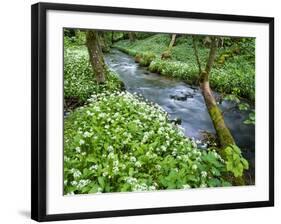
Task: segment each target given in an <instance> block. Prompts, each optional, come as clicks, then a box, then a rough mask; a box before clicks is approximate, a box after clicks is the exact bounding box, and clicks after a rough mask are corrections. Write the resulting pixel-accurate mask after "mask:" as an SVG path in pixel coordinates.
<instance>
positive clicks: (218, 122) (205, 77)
mask: <svg viewBox="0 0 281 224" xmlns="http://www.w3.org/2000/svg"><path fill="white" fill-rule="evenodd" d="M193 46H194V52H195V57H196V60H197V63H198V67H199V71H201V73H200V76H199V83H200V88H201V90H202V94H203V97H204V100H205V104H206V106H207V109H208V112H209V115H210V117H211V120H212V122H213V125H214V128H215V130H216V134H217V138H218V141H219V144H220V151H219V154H220V155H221V156H222V157H223V158H224V157H225V154H224V149H225V148H226V147H227V146H229V145H236V143H235V141H234V138H233V136H232V135H231V133H230V131H229V129H228V127H227V126H226V124H225V122H224V118H223V114H222V112H221V110H220V108H219V107H218V105H217V103H216V100H215V97H214V96H213V94H212V90H211V87H210V83H209V74H210V72H211V69H212V66H213V64H214V61H215V57H216V51H217V48H218V38H217V37H211V43H210V53H209V58H208V62H207V64H206V68H205V70H202V69H201V64H200V60H199V56H198V51H197V47H196V44H195V37H193ZM226 178H227V179H228V180H230V181H231V182H232V183H233V184H234V185H244V184H245V180H244V177H243V176H238V177H234V176H233V175H229V176H227V177H226Z"/></svg>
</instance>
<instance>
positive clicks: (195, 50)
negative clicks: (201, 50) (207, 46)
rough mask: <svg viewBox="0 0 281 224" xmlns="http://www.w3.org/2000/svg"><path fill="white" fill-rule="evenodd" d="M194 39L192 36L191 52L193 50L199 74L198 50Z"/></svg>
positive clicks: (200, 71)
mask: <svg viewBox="0 0 281 224" xmlns="http://www.w3.org/2000/svg"><path fill="white" fill-rule="evenodd" d="M195 38H196V37H195V36H192V44H193V50H194V54H195V58H196V62H197V65H198V71H199V74H201V73H202V69H201V63H200V59H199V56H198V49H197V44H196V39H195Z"/></svg>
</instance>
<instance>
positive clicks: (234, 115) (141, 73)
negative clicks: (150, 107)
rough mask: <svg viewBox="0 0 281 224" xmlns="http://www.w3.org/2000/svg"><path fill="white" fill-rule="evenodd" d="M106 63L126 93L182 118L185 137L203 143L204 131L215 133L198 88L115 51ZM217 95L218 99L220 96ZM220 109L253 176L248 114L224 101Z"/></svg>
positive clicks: (252, 137) (252, 131)
mask: <svg viewBox="0 0 281 224" xmlns="http://www.w3.org/2000/svg"><path fill="white" fill-rule="evenodd" d="M106 62H107V64H108V66H109V67H110V68H111V69H112V70H114V71H115V72H116V73H117V74H118V75H119V78H120V79H121V80H122V81H123V82H124V84H125V87H126V90H127V91H129V92H137V93H139V94H141V95H142V96H143V97H144V98H146V99H148V100H149V101H152V102H154V103H157V104H159V105H160V106H161V107H162V108H164V109H165V110H166V111H167V112H168V114H169V116H170V117H171V118H179V119H180V120H181V126H182V127H183V128H184V132H185V135H186V136H188V137H194V138H196V139H202V131H207V132H210V133H215V130H214V128H213V124H212V121H211V119H210V116H209V114H208V111H207V108H206V105H205V102H204V98H203V96H202V94H201V91H200V89H199V88H198V87H195V86H190V85H188V84H186V83H184V82H182V81H179V80H176V79H171V78H167V77H164V76H161V75H158V74H155V73H151V72H149V71H147V69H146V68H144V67H141V66H140V65H139V64H137V63H135V61H134V58H132V57H131V56H128V55H126V54H124V53H122V52H120V51H118V50H116V49H113V50H112V51H111V53H109V54H107V55H106ZM214 95H215V96H216V97H219V94H218V93H215V92H214ZM219 106H220V108H221V110H222V111H223V112H224V118H225V122H226V124H227V126H228V127H229V129H230V131H231V133H232V135H233V137H234V138H235V141H236V143H237V145H238V146H239V147H240V148H241V149H242V152H243V154H244V156H245V157H246V158H247V159H248V161H249V162H250V164H251V165H250V166H251V168H252V169H251V170H252V171H251V173H252V172H254V162H255V159H254V158H255V154H254V149H255V128H254V126H253V125H245V124H243V121H244V120H246V119H247V116H248V112H245V111H239V110H238V109H236V108H233V107H234V104H233V103H232V102H229V101H222V102H221V104H219ZM251 176H253V175H251Z"/></svg>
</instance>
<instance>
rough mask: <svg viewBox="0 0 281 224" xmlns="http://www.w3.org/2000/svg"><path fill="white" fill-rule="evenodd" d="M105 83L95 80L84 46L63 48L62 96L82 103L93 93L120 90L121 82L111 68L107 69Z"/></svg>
mask: <svg viewBox="0 0 281 224" xmlns="http://www.w3.org/2000/svg"><path fill="white" fill-rule="evenodd" d="M106 77H107V78H106V83H105V84H103V85H98V84H97V83H96V80H95V75H94V74H93V71H92V68H91V65H90V63H89V56H88V52H87V49H86V47H84V46H79V47H67V48H66V49H65V50H64V97H65V99H66V100H75V101H77V103H78V104H80V105H81V104H83V103H85V102H86V100H87V99H88V98H89V97H90V96H91V95H92V94H94V93H101V92H103V91H105V90H107V91H115V90H120V88H121V82H120V80H119V79H118V76H117V75H116V74H115V73H114V72H113V71H111V70H109V69H108V70H107V74H106Z"/></svg>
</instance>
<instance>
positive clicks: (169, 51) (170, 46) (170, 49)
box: [161, 34, 177, 59]
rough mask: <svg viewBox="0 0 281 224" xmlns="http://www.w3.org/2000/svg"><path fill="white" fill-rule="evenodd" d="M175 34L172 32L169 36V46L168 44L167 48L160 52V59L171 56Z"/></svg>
mask: <svg viewBox="0 0 281 224" xmlns="http://www.w3.org/2000/svg"><path fill="white" fill-rule="evenodd" d="M176 36H177V35H176V34H172V38H171V41H170V43H169V46H168V49H167V50H165V51H164V52H163V53H162V54H161V59H169V58H171V56H172V55H171V51H172V48H173V46H174V44H175V42H176Z"/></svg>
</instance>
